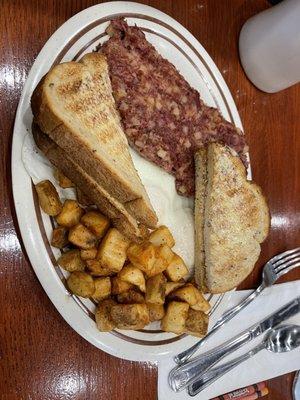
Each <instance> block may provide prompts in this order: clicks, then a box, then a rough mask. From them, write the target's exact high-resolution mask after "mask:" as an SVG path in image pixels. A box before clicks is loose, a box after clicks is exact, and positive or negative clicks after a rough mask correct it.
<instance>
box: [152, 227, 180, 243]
mask: <svg viewBox="0 0 300 400" xmlns="http://www.w3.org/2000/svg"><path fill="white" fill-rule="evenodd" d="M149 242H151V243H153V244H154V246H162V245H164V244H166V245H168V246H169V247H173V246H174V244H175V240H174V238H173V235H172V233H171V232H170V231H169V229H168V228H167V227H166V226H164V225H162V226H160V227H159V228H157V229H156V230H155V231H153V232H152V233H151V234H150V236H149Z"/></svg>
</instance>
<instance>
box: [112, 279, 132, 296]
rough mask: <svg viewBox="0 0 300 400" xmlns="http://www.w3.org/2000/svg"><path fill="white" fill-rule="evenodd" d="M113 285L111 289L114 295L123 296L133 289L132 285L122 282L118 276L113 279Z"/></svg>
mask: <svg viewBox="0 0 300 400" xmlns="http://www.w3.org/2000/svg"><path fill="white" fill-rule="evenodd" d="M111 285H112V289H111V292H112V294H121V293H124V292H127V291H128V290H129V289H131V288H133V285H132V284H131V283H128V282H125V281H122V280H121V279H120V278H118V277H117V276H114V277H112V278H111Z"/></svg>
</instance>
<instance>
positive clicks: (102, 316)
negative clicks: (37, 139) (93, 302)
mask: <svg viewBox="0 0 300 400" xmlns="http://www.w3.org/2000/svg"><path fill="white" fill-rule="evenodd" d="M115 304H117V303H116V302H115V301H114V300H112V299H105V300H102V301H101V302H100V303H99V304H98V306H97V308H96V313H95V319H96V325H97V328H98V329H99V331H101V332H109V331H111V330H113V329H114V328H115V324H114V322H113V320H112V319H111V315H110V312H111V308H112V306H114V305H115Z"/></svg>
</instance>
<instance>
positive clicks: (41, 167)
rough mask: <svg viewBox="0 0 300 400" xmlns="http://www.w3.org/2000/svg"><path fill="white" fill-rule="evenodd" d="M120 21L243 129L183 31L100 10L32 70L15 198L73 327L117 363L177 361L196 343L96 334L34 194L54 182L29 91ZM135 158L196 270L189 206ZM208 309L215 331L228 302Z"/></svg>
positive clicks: (148, 333)
mask: <svg viewBox="0 0 300 400" xmlns="http://www.w3.org/2000/svg"><path fill="white" fill-rule="evenodd" d="M121 15H122V16H125V17H126V19H127V21H128V23H129V24H135V23H136V24H137V25H138V26H140V27H141V28H142V29H143V31H144V32H145V34H146V37H147V39H148V40H149V41H150V42H151V43H153V45H154V46H155V47H156V48H157V50H158V51H159V52H160V53H161V54H162V55H163V56H164V57H166V58H167V59H169V60H170V61H171V62H172V63H173V64H174V65H175V66H176V67H177V68H178V69H179V71H180V72H181V73H182V75H183V76H184V77H185V78H186V79H187V80H188V81H189V83H190V84H191V85H192V86H193V87H195V88H196V89H197V90H198V91H199V92H200V94H201V97H202V99H203V100H204V101H205V102H206V103H207V104H208V105H211V106H214V107H217V108H219V110H220V111H221V112H222V114H223V116H224V117H225V118H226V119H228V120H229V121H231V122H232V123H234V124H235V125H236V126H238V127H239V128H241V129H242V124H241V121H240V118H239V114H238V112H237V109H236V106H235V104H234V101H233V99H232V96H231V94H230V92H229V90H228V87H227V85H226V83H225V82H224V80H223V78H222V75H221V74H220V72H219V70H218V69H217V67H216V66H215V64H214V62H213V61H212V60H211V58H210V57H209V55H208V54H207V52H206V51H205V50H204V48H203V47H202V46H201V45H200V43H199V42H198V41H197V40H196V39H195V38H194V37H193V36H192V35H191V34H190V33H189V32H188V31H187V30H186V29H185V28H184V27H183V26H182V25H180V24H179V23H178V22H176V21H175V20H174V19H173V18H171V17H169V16H168V15H166V14H164V13H162V12H160V11H158V10H156V9H155V8H152V7H148V6H144V5H141V4H138V3H129V2H110V3H104V4H99V5H96V6H93V7H90V8H87V9H86V10H84V11H82V12H80V13H79V14H76V15H75V16H74V17H72V18H71V19H69V20H68V21H67V22H65V23H64V24H63V25H62V26H61V27H60V28H59V29H58V30H57V31H56V32H55V33H54V34H53V35H52V36H51V38H50V39H49V40H48V42H47V43H46V44H45V46H44V47H43V49H42V50H41V52H40V54H39V55H38V57H37V59H36V61H35V63H34V64H33V66H32V68H31V71H30V73H29V76H28V79H27V81H26V84H25V87H24V90H23V93H22V96H21V99H20V103H19V106H18V110H17V114H16V120H15V126H14V135H13V146H12V182H13V194H14V201H15V207H16V212H17V217H18V222H19V226H20V231H21V234H22V238H23V241H24V244H25V247H26V250H27V253H28V256H29V259H30V261H31V264H32V266H33V269H34V271H35V273H36V275H37V276H38V278H39V280H40V282H41V284H42V286H43V288H44V290H45V291H46V293H47V295H48V296H49V298H50V299H51V301H52V302H53V304H54V305H55V307H56V308H57V310H58V311H59V313H60V314H61V315H62V316H63V318H64V319H65V320H66V321H67V322H68V324H69V325H71V326H72V328H73V329H74V330H75V331H76V332H78V333H79V334H80V335H81V336H82V337H84V338H85V339H86V340H88V341H89V342H90V343H92V344H94V345H95V346H96V347H98V348H100V349H102V350H104V351H106V352H108V353H110V354H113V355H115V356H117V357H120V358H125V359H129V360H139V361H158V360H161V359H162V358H163V357H165V356H170V355H172V354H176V353H178V352H179V351H181V350H182V349H184V348H186V347H188V346H190V345H192V344H193V343H195V341H196V340H197V339H196V338H194V337H191V336H186V335H181V336H176V335H173V334H169V333H164V332H161V331H160V330H159V327H158V325H155V324H152V325H150V326H149V327H147V329H144V330H142V331H138V332H134V331H113V332H110V333H101V332H99V331H98V330H97V328H96V325H95V322H94V309H95V305H94V304H93V303H92V302H91V301H90V300H88V299H81V298H78V297H76V296H74V295H71V294H70V293H69V292H68V290H67V289H66V286H65V276H64V274H65V273H64V272H63V271H62V270H60V268H59V267H58V266H57V264H56V262H55V259H56V258H57V256H58V255H59V252H58V251H57V249H53V248H51V246H50V245H49V238H50V236H51V230H52V221H51V219H50V218H49V217H48V216H47V215H45V214H44V213H42V212H41V211H40V208H39V206H38V204H37V201H36V196H35V193H34V191H33V183H35V181H36V180H38V179H42V178H43V179H45V178H49V179H52V174H51V169H50V168H49V167H48V166H47V162H46V160H45V159H44V158H43V156H40V155H38V154H36V150H35V146H34V143H33V140H32V138H31V136H30V134H28V133H30V130H31V122H32V114H31V109H30V97H31V94H32V91H33V90H34V88H35V87H36V85H37V83H38V82H39V80H40V79H41V77H42V76H43V75H44V74H45V73H46V72H47V71H48V70H49V68H50V67H51V66H52V65H54V64H56V63H59V62H63V61H70V60H78V59H79V58H80V57H82V55H83V54H84V53H86V52H89V51H92V50H93V49H94V48H95V46H96V45H97V44H98V43H99V42H100V41H104V40H106V39H107V35H106V34H105V28H106V27H107V25H108V23H109V21H110V20H111V19H113V18H115V17H117V16H121ZM25 139H26V140H25ZM132 156H133V160H134V163H135V165H136V168H137V169H138V171H139V174H140V176H141V178H142V181H143V183H144V185H145V187H146V189H147V191H148V192H149V195H150V198H151V201H152V203H153V205H154V208H155V209H156V211H157V213H158V216H159V220H160V223H165V224H166V225H168V226H169V227H170V228H171V230H172V232H173V234H174V236H175V239H176V251H177V252H178V253H179V254H181V255H182V256H183V258H184V259H185V261H186V262H187V264H188V265H189V267H190V268H191V269H192V265H193V246H194V241H193V211H192V207H193V205H192V202H191V201H190V200H188V199H185V198H183V197H180V196H178V195H177V194H176V191H175V187H174V179H173V177H171V176H169V175H168V174H166V173H165V172H164V171H162V170H160V169H159V168H157V167H156V166H154V165H152V164H151V163H149V162H147V161H146V160H144V159H142V158H141V157H140V156H138V155H137V153H135V152H134V151H132ZM23 161H24V162H23ZM25 166H26V168H25ZM26 169H27V170H28V172H29V174H30V175H31V176H30V175H29V174H28V173H27V170H26ZM52 181H53V179H52ZM61 195H62V196H63V197H67V196H68V195H70V193H68V192H65V191H61ZM225 297H226V296H225ZM210 301H211V304H212V305H213V309H212V312H211V319H210V326H211V325H212V324H213V323H214V321H216V319H217V318H218V317H219V316H220V308H218V304H219V303H220V302H221V301H222V302H224V301H225V298H224V297H223V296H219V295H216V296H212V298H211V300H210ZM223 305H224V304H223ZM222 308H223V307H222Z"/></svg>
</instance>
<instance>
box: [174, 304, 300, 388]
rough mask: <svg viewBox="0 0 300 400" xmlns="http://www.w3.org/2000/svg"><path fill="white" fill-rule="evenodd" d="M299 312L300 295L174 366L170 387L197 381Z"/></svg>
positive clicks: (178, 386) (184, 386) (183, 385)
mask: <svg viewBox="0 0 300 400" xmlns="http://www.w3.org/2000/svg"><path fill="white" fill-rule="evenodd" d="M298 312H300V296H299V297H296V298H295V299H294V300H292V301H291V302H289V303H287V304H286V305H285V306H283V307H282V308H280V309H279V310H277V311H275V312H274V313H272V314H270V315H269V316H268V317H266V318H264V319H263V320H262V321H260V322H259V323H257V324H255V325H253V326H252V327H250V328H249V329H247V330H246V331H244V332H242V333H240V334H239V335H237V336H235V337H234V338H233V339H230V340H228V341H227V342H225V343H224V344H222V345H220V346H218V347H216V348H215V349H212V350H210V351H208V352H206V353H204V354H201V355H200V356H198V357H196V358H195V359H194V360H192V361H190V362H188V363H186V364H183V365H179V366H177V367H175V368H173V369H172V370H171V372H170V374H169V385H170V387H171V388H172V389H173V390H174V391H175V392H179V391H181V390H183V389H185V388H186V387H187V386H188V385H190V384H192V383H194V382H196V381H197V380H198V379H199V378H200V377H201V375H202V374H203V373H204V372H206V371H207V370H208V369H210V368H211V367H212V366H214V365H215V364H217V363H218V362H219V361H221V360H222V359H223V358H224V357H226V356H227V355H228V354H231V353H232V352H234V351H235V350H237V349H239V348H240V347H241V346H242V345H244V344H246V343H248V342H250V341H251V340H252V339H254V338H256V337H257V336H259V335H261V334H262V333H263V332H266V331H268V330H269V329H271V328H274V327H276V326H278V325H279V324H280V323H281V322H283V321H285V320H286V319H288V318H290V317H292V316H294V315H295V314H297V313H298Z"/></svg>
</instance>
